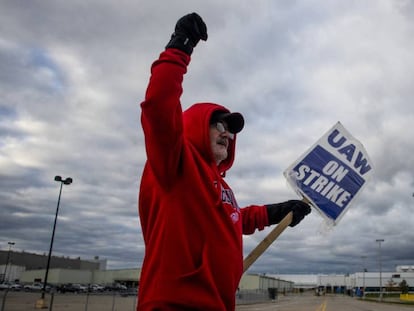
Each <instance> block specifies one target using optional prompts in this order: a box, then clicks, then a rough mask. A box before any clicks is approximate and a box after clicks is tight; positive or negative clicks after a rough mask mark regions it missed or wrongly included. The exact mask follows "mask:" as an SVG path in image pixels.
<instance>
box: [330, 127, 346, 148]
mask: <svg viewBox="0 0 414 311" xmlns="http://www.w3.org/2000/svg"><path fill="white" fill-rule="evenodd" d="M338 134H339V131H338V130H334V131H333V132H332V133H331V135H329V137H328V143H329V144H330V145H331V146H332V147H334V148H338V147H341V146H342V145H343V144H344V142H346V138H345V137H343V136H342V137H341V138H340V139H338V140H337V141H335V137H336V136H338Z"/></svg>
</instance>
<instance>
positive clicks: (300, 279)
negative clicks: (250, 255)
mask: <svg viewBox="0 0 414 311" xmlns="http://www.w3.org/2000/svg"><path fill="white" fill-rule="evenodd" d="M46 265H47V256H46V255H45V254H44V255H39V254H33V253H27V252H10V251H9V252H8V251H0V282H3V281H6V282H20V283H22V284H26V283H33V282H42V281H43V280H44V277H45V272H46ZM106 266H107V262H106V260H105V259H103V260H102V259H100V258H99V257H95V258H93V259H90V260H83V259H81V258H79V257H78V258H69V257H58V256H52V257H51V262H50V268H49V274H48V283H50V284H65V283H80V284H102V285H109V284H122V285H125V286H127V287H130V288H136V287H137V286H138V284H139V278H140V274H141V269H139V268H136V269H116V270H107V269H106ZM403 280H404V281H405V282H406V283H407V284H408V286H409V288H410V290H413V291H414V266H397V267H396V269H395V271H393V272H389V271H384V272H381V273H380V272H355V273H353V274H245V275H243V277H242V279H241V281H240V284H239V290H240V291H256V290H257V291H264V292H266V291H268V290H269V289H276V291H277V292H279V293H285V292H291V291H293V290H300V291H305V290H313V289H318V288H319V289H321V288H322V289H323V291H324V292H325V293H339V292H341V293H345V292H348V293H349V292H350V291H355V290H357V289H360V290H361V289H365V292H370V291H379V288H380V284H381V287H382V288H383V291H390V290H396V289H398V287H399V284H400V283H401V282H402V281H403Z"/></svg>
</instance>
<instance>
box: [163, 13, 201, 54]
mask: <svg viewBox="0 0 414 311" xmlns="http://www.w3.org/2000/svg"><path fill="white" fill-rule="evenodd" d="M200 39H201V40H203V41H206V40H207V26H206V24H205V23H204V22H203V20H202V19H201V17H200V16H199V15H198V14H197V13H191V14H187V15H185V16H183V17H181V18H180V19H179V20H178V21H177V24H176V25H175V31H174V33H173V34H172V35H171V40H170V42H168V44H167V46H166V47H165V48H166V49H168V48H176V49H179V50H181V51H183V52H185V53H187V54H188V55H191V53H193V49H194V47H195V46H196V45H197V43H198V42H199V41H200Z"/></svg>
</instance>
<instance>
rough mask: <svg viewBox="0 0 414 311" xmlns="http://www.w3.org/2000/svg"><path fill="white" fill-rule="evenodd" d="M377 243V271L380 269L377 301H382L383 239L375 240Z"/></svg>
mask: <svg viewBox="0 0 414 311" xmlns="http://www.w3.org/2000/svg"><path fill="white" fill-rule="evenodd" d="M376 242H378V257H379V269H380V295H379V300H380V301H382V260H381V242H384V239H377V240H376Z"/></svg>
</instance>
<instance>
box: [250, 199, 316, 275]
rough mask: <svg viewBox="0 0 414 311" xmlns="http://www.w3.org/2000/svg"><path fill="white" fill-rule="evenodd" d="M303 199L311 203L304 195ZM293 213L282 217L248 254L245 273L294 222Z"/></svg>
mask: <svg viewBox="0 0 414 311" xmlns="http://www.w3.org/2000/svg"><path fill="white" fill-rule="evenodd" d="M302 201H303V202H305V203H306V204H310V201H309V200H308V199H307V198H306V197H303V198H302ZM292 219H293V214H292V212H290V213H289V214H287V215H286V216H285V218H283V219H282V221H281V222H279V224H278V225H277V226H276V227H275V228H274V229H273V230H272V231H270V233H269V234H268V235H267V236H266V237H265V238H264V239H263V241H262V242H260V243H259V244H258V245H257V246H256V247H255V248H254V250H252V251H251V252H250V254H249V255H247V257H246V258H244V260H243V273H244V272H246V271H247V269H249V268H250V266H251V265H252V264H253V263H254V262H255V261H256V260H257V258H259V257H260V256H261V255H262V254H263V253H264V251H265V250H267V249H268V247H269V246H270V245H271V244H272V243H273V242H274V241H275V240H276V239H277V238H278V237H279V235H280V234H281V233H282V232H283V231H285V229H286V228H287V227H288V226H289V225H290V224H291V223H292Z"/></svg>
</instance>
